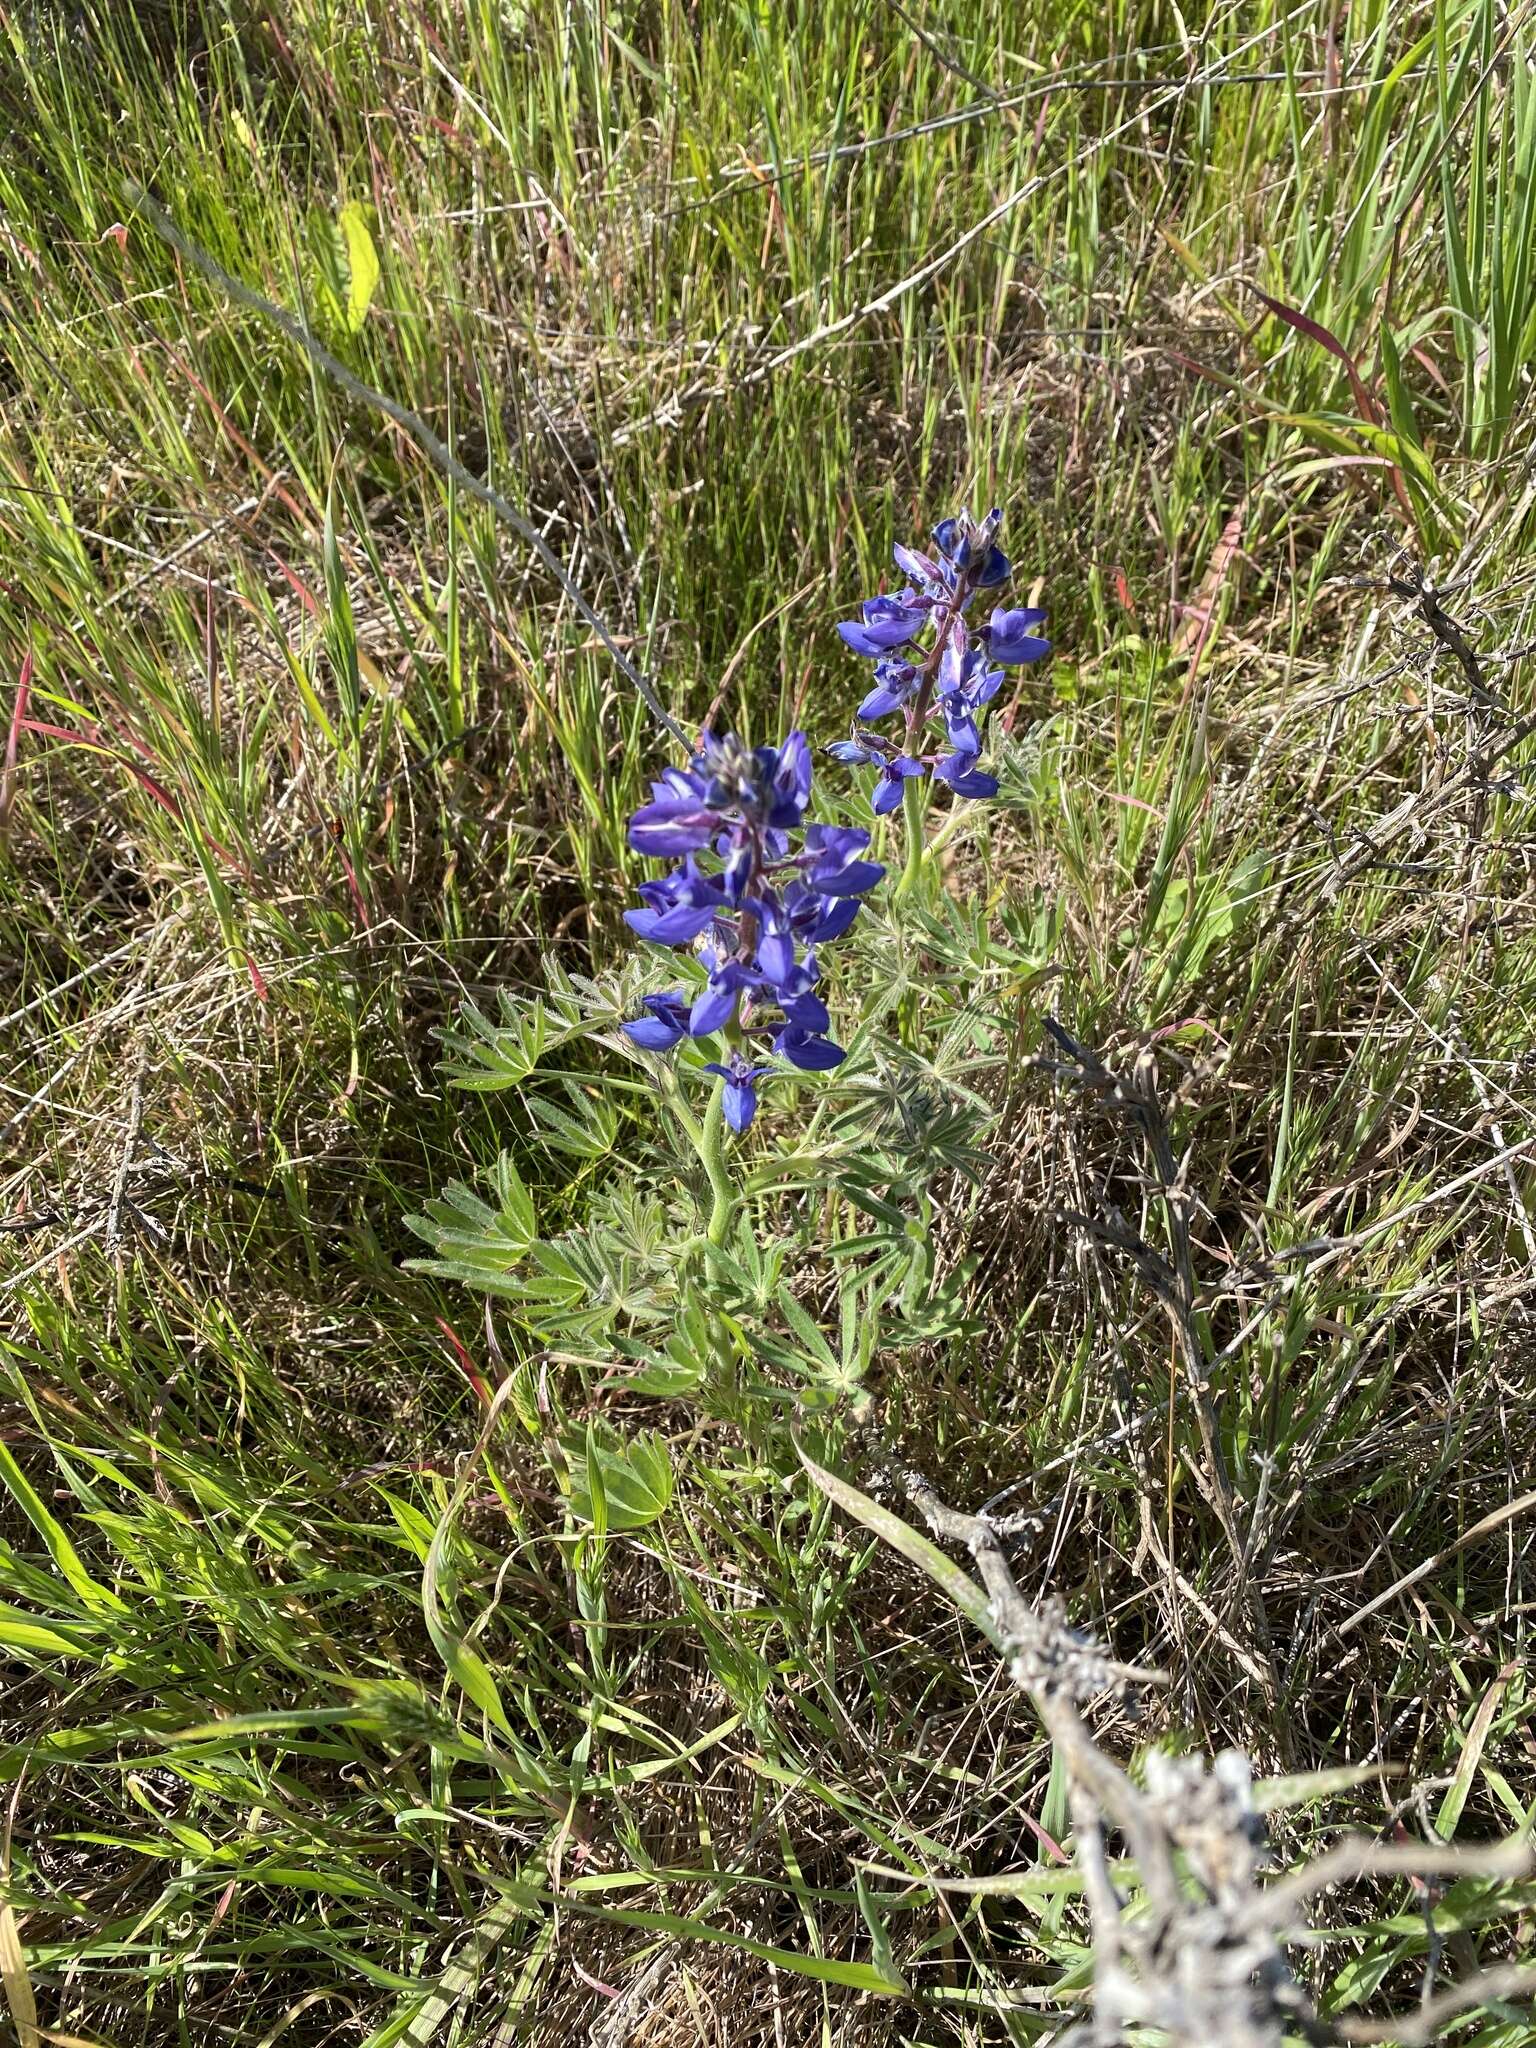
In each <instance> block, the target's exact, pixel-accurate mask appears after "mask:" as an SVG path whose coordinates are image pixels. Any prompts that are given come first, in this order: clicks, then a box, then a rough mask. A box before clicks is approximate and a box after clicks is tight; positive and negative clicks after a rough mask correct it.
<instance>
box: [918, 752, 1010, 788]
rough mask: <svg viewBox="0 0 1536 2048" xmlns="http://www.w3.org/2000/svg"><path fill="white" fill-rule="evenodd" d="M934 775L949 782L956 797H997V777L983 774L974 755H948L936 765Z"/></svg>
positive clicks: (942, 780)
mask: <svg viewBox="0 0 1536 2048" xmlns="http://www.w3.org/2000/svg"><path fill="white" fill-rule="evenodd" d="M933 772H934V774H935V775H936V776H937V777H938V778H939V780H940V781H941V782H947V783H948V784H949V786H950V788H951V789H952V790H953V791H954V793H955V795H956V796H970V797H982V796H996V795H997V787H998V785H997V777H996V776H995V775H986V774H983V772H982V771H981V769H979V768H978V767H977V766H976V756H975V755H974V754H958V753H957V754H946V755H945V756H944V759H943V760H942V761H936V762H935V763H934V769H933Z"/></svg>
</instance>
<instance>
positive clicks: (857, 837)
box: [805, 825, 885, 896]
mask: <svg viewBox="0 0 1536 2048" xmlns="http://www.w3.org/2000/svg"><path fill="white" fill-rule="evenodd" d="M868 844H869V834H868V833H867V832H865V831H863V830H862V829H860V828H858V827H855V826H849V825H812V826H811V827H810V828H809V829H808V830H807V832H806V835H805V850H806V852H807V853H809V854H814V855H815V856H816V858H815V860H814V862H813V863H812V866H811V869H810V873H809V876H808V878H807V879H808V880H809V882H810V885H811V887H812V888H813V889H814V890H815V891H816V892H817V894H818V895H820V896H862V895H863V893H864V891H865V890H866V889H872V888H873V887H874V886H875V884H876V882H878V881H879V880H880V879H881V878H882V877H883V875H884V874H885V869H884V868H883V867H882V866H881V865H880V863H879V862H878V861H872V860H856V859H855V858H854V856H855V854H859V853H862V852H863V851H864V849H865V847H866V846H868Z"/></svg>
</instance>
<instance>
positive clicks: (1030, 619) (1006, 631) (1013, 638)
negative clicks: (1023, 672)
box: [984, 611, 1051, 668]
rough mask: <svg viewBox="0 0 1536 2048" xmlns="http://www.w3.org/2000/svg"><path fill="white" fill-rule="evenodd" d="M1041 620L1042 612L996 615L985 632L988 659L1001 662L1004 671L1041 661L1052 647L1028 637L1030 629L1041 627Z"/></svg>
mask: <svg viewBox="0 0 1536 2048" xmlns="http://www.w3.org/2000/svg"><path fill="white" fill-rule="evenodd" d="M1044 619H1045V613H1044V612H1036V611H995V612H994V613H993V614H992V623H991V624H990V625H989V626H987V627H986V628H985V629H984V631H985V635H986V649H987V655H988V657H989V659H990V660H992V661H997V662H1001V663H1002V664H1003V666H1004V667H1005V668H1016V667H1018V666H1019V665H1020V664H1021V663H1024V662H1030V661H1043V660H1044V658H1045V656H1046V655H1048V654H1049V653H1050V651H1051V643H1050V641H1049V640H1042V639H1041V638H1040V637H1039V636H1038V635H1037V634H1034V633H1031V632H1030V630H1029V628H1030V627H1031V626H1038V625H1041V624H1042V623H1043V622H1044Z"/></svg>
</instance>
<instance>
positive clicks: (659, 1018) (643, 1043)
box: [623, 988, 688, 1052]
mask: <svg viewBox="0 0 1536 2048" xmlns="http://www.w3.org/2000/svg"><path fill="white" fill-rule="evenodd" d="M642 1007H643V1008H644V1009H646V1010H648V1011H649V1012H650V1015H649V1016H646V1017H636V1018H635V1019H634V1021H633V1022H632V1023H629V1024H626V1025H624V1027H623V1030H624V1035H625V1037H626V1038H628V1039H629V1040H630V1042H631V1043H632V1044H634V1045H638V1046H639V1047H640V1049H641V1051H642V1052H670V1051H671V1050H672V1047H673V1046H674V1045H676V1044H677V1043H678V1041H679V1039H682V1038H686V1037H687V1035H688V996H687V994H686V992H685V991H684V990H683V989H680V988H669V989H667V990H666V991H664V993H663V994H661V995H659V996H647V997H646V998H645V1001H644V1003H643V1005H642Z"/></svg>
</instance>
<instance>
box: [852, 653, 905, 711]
mask: <svg viewBox="0 0 1536 2048" xmlns="http://www.w3.org/2000/svg"><path fill="white" fill-rule="evenodd" d="M919 680H920V674H919V671H918V670H917V669H916V668H914V667H913V665H912V663H911V662H910V661H901V660H898V659H896V658H895V657H894V656H893V657H892V658H891V659H890V660H889V661H877V662H876V663H875V687H874V688H873V689H872V690H871V691H870V693H869V695H868V696H867V697H866V698H865V699H864V702H863V703H862V704H861V705H860V706H859V708H858V710H857V712H855V714H854V716H855V717H857V718H866V719H867V718H888V717H889V716H890V714H891V713H892V712H893V711H899V710H900V709H901V707H902V705H903V704H905V703H906V701H907V699H908V698H909V697H910V696H911V694H912V692H913V691H914V690H915V689H916V688H917V685H918V682H919Z"/></svg>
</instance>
